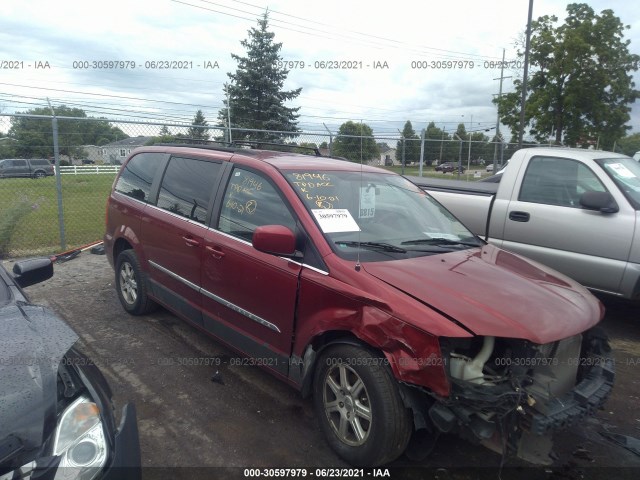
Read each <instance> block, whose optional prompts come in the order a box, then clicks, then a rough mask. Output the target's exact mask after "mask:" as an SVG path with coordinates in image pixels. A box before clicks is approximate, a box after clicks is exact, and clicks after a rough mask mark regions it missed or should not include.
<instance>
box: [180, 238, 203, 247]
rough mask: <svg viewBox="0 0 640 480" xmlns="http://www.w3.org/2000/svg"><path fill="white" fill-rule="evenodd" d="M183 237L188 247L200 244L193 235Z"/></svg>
mask: <svg viewBox="0 0 640 480" xmlns="http://www.w3.org/2000/svg"><path fill="white" fill-rule="evenodd" d="M182 239H183V240H184V243H186V244H187V246H188V247H197V246H198V245H200V242H199V241H198V240H196V239H195V238H193V237H186V236H185V237H182Z"/></svg>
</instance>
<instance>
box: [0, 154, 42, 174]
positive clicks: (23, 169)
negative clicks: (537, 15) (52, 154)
mask: <svg viewBox="0 0 640 480" xmlns="http://www.w3.org/2000/svg"><path fill="white" fill-rule="evenodd" d="M53 174H54V170H53V165H51V163H49V160H47V159H45V158H31V159H27V158H7V159H4V160H0V178H9V177H31V178H42V177H47V176H51V175H53Z"/></svg>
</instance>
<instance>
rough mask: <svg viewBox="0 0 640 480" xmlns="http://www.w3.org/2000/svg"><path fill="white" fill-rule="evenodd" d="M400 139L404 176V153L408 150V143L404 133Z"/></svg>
mask: <svg viewBox="0 0 640 480" xmlns="http://www.w3.org/2000/svg"><path fill="white" fill-rule="evenodd" d="M398 132H400V130H399V129H398ZM400 139H401V140H402V175H404V151H405V150H406V148H405V145H406V143H407V141H406V139H405V138H404V133H402V132H400Z"/></svg>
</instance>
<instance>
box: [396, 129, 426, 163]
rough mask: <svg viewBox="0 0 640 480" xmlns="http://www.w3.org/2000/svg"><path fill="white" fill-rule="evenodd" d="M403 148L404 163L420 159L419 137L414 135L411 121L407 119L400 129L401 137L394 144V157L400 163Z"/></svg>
mask: <svg viewBox="0 0 640 480" xmlns="http://www.w3.org/2000/svg"><path fill="white" fill-rule="evenodd" d="M403 148H404V161H405V164H407V163H411V162H419V161H420V137H418V135H416V132H415V130H414V129H413V125H411V121H409V120H407V123H405V124H404V128H403V129H402V138H401V139H400V140H398V143H397V144H396V159H397V160H398V162H400V163H402V150H403Z"/></svg>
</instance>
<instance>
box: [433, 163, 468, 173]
mask: <svg viewBox="0 0 640 480" xmlns="http://www.w3.org/2000/svg"><path fill="white" fill-rule="evenodd" d="M435 170H436V172H442V173H447V172H455V171H457V170H460V173H464V171H465V168H464V167H463V166H462V165H460V166H459V167H458V165H456V164H455V163H452V162H445V163H441V164H440V165H437V166H436V168H435Z"/></svg>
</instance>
